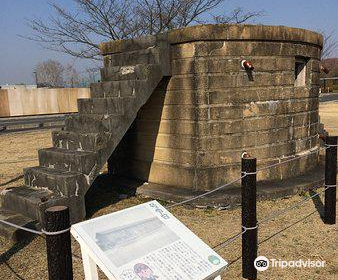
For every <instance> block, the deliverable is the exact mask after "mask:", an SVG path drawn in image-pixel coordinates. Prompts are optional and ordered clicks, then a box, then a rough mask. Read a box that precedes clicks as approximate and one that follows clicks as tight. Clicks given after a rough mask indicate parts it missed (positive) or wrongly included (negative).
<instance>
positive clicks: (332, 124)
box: [319, 102, 338, 135]
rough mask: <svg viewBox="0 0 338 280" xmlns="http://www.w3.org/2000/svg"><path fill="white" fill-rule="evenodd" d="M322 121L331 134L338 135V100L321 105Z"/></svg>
mask: <svg viewBox="0 0 338 280" xmlns="http://www.w3.org/2000/svg"><path fill="white" fill-rule="evenodd" d="M319 114H320V121H321V122H322V123H323V124H324V127H325V129H326V130H327V131H328V132H329V133H330V135H338V102H326V103H321V104H320V105H319Z"/></svg>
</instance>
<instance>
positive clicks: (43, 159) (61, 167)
mask: <svg viewBox="0 0 338 280" xmlns="http://www.w3.org/2000/svg"><path fill="white" fill-rule="evenodd" d="M96 157H97V155H96V154H95V153H93V152H88V151H73V150H66V149H58V148H47V149H41V150H39V163H40V166H42V167H48V168H52V169H56V170H58V171H74V172H81V173H84V174H89V173H90V171H91V170H92V168H93V166H94V165H95V162H96Z"/></svg>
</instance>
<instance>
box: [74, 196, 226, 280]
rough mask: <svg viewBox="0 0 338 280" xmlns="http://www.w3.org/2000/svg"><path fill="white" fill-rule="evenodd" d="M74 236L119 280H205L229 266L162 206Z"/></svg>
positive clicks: (97, 223)
mask: <svg viewBox="0 0 338 280" xmlns="http://www.w3.org/2000/svg"><path fill="white" fill-rule="evenodd" d="M71 232H72V234H73V236H74V237H75V238H76V239H77V240H78V241H79V243H80V244H81V246H83V244H85V245H87V249H86V250H87V251H89V252H91V254H92V255H93V256H95V258H96V259H98V260H100V264H101V265H103V266H104V267H101V269H102V270H103V271H109V272H110V273H111V275H113V276H114V278H116V279H121V280H157V279H158V280H161V279H163V280H202V279H206V278H212V277H216V276H217V275H219V274H220V271H221V270H222V269H224V268H225V267H226V265H227V262H226V261H225V260H223V259H222V258H221V257H220V256H219V255H218V254H217V253H215V252H214V251H213V250H212V249H211V248H210V247H208V246H207V245H206V244H205V243H204V242H203V241H202V240H201V239H199V238H198V237H197V236H196V235H195V234H193V233H192V232H191V231H190V230H189V229H188V228H187V227H186V226H184V225H183V224H182V223H181V222H180V221H179V220H177V219H176V218H175V217H174V216H173V215H172V214H171V213H170V212H168V211H167V210H166V209H165V208H164V207H163V206H162V205H161V204H159V203H158V202H157V201H151V202H148V203H144V204H141V205H137V206H134V207H131V208H128V209H125V210H122V211H118V212H115V213H112V214H108V215H105V216H101V217H98V218H95V219H91V220H88V221H84V222H81V223H78V224H75V225H73V226H72V230H71ZM100 264H98V265H99V266H100Z"/></svg>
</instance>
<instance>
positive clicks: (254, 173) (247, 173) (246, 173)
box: [242, 171, 257, 176]
mask: <svg viewBox="0 0 338 280" xmlns="http://www.w3.org/2000/svg"><path fill="white" fill-rule="evenodd" d="M242 173H243V174H244V176H247V175H256V174H257V171H256V172H246V171H243V172H242Z"/></svg>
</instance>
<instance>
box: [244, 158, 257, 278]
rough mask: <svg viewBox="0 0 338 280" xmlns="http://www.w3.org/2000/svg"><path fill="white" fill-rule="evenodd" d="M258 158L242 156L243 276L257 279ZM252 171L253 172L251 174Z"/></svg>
mask: <svg viewBox="0 0 338 280" xmlns="http://www.w3.org/2000/svg"><path fill="white" fill-rule="evenodd" d="M255 172H256V158H242V176H244V175H245V174H247V173H249V174H248V175H246V176H245V177H244V178H242V226H243V228H242V230H245V229H248V230H247V231H246V232H245V233H244V234H243V236H242V277H243V278H245V279H252V280H253V279H257V270H256V268H255V266H254V261H255V259H256V258H257V227H256V226H257V217H256V174H255ZM250 173H252V174H250Z"/></svg>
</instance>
